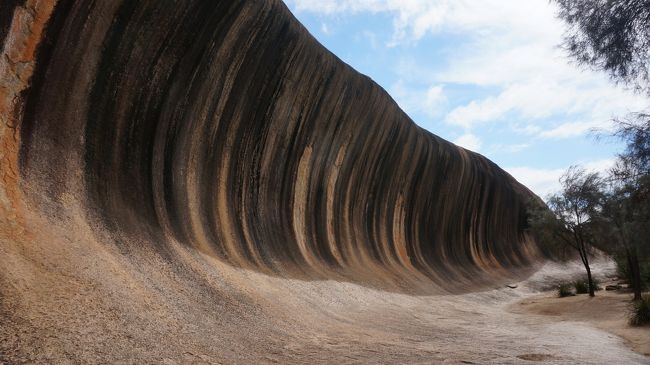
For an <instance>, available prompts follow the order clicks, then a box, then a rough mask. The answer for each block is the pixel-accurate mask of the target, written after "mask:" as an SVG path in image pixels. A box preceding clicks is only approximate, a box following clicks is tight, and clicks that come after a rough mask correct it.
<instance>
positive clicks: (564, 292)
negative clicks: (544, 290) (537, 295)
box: [557, 283, 575, 298]
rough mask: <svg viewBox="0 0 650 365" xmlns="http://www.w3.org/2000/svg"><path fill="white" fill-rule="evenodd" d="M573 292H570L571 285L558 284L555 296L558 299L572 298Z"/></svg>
mask: <svg viewBox="0 0 650 365" xmlns="http://www.w3.org/2000/svg"><path fill="white" fill-rule="evenodd" d="M574 295H575V294H574V293H573V290H571V284H567V283H564V284H560V285H559V286H558V288H557V296H558V297H560V298H564V297H570V296H574Z"/></svg>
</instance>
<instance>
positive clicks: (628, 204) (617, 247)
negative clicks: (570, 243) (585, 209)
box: [601, 186, 646, 300]
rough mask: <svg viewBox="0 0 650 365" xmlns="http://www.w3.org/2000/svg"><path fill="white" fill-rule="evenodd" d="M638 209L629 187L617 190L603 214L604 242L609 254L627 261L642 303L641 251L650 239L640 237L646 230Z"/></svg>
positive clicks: (636, 291)
mask: <svg viewBox="0 0 650 365" xmlns="http://www.w3.org/2000/svg"><path fill="white" fill-rule="evenodd" d="M635 208H636V207H635V206H634V204H633V202H632V200H631V199H630V194H629V190H628V189H626V187H625V186H614V187H612V188H611V189H610V190H609V191H608V193H607V196H606V198H605V199H604V204H603V210H602V213H601V219H602V221H603V223H604V224H602V227H603V229H602V236H601V237H602V238H603V241H604V247H605V251H606V252H608V253H609V254H612V255H614V256H615V257H616V256H618V257H621V258H623V257H624V258H625V262H624V265H625V268H626V270H625V272H626V274H627V277H628V279H629V281H630V285H631V286H632V289H633V291H634V299H635V300H640V299H641V291H642V288H643V282H642V280H641V270H640V265H639V247H641V246H642V241H643V240H645V239H646V237H645V236H644V235H642V234H641V235H640V234H639V233H641V232H642V231H643V227H642V225H640V224H642V223H641V222H640V220H639V219H638V218H639V217H638V216H637V214H636V213H637V212H636V209H635Z"/></svg>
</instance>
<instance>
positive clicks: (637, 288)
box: [628, 248, 641, 300]
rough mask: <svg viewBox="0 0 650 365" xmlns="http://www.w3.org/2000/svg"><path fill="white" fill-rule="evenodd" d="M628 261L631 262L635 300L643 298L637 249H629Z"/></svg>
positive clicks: (631, 277)
mask: <svg viewBox="0 0 650 365" xmlns="http://www.w3.org/2000/svg"><path fill="white" fill-rule="evenodd" d="M628 262H629V263H630V279H631V281H632V282H631V283H630V284H632V289H633V290H634V300H641V268H640V267H639V257H638V256H637V254H636V250H635V249H634V248H632V249H631V250H628Z"/></svg>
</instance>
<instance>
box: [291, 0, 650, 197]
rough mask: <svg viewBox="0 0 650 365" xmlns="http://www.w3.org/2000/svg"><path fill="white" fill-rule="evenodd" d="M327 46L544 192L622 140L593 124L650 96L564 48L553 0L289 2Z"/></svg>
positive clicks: (420, 114)
mask: <svg viewBox="0 0 650 365" xmlns="http://www.w3.org/2000/svg"><path fill="white" fill-rule="evenodd" d="M285 2H286V3H287V5H288V6H289V8H290V9H291V10H292V11H293V13H294V14H295V15H296V16H297V17H298V19H299V20H300V21H301V22H302V23H303V24H304V25H305V26H306V27H307V28H308V29H309V31H310V32H311V33H312V34H313V35H314V36H315V37H316V38H317V39H318V40H319V41H320V42H321V43H322V44H323V45H325V46H326V47H327V48H328V49H330V50H331V51H332V52H334V53H335V54H336V55H337V56H339V57H340V58H341V59H343V61H345V62H347V63H348V64H350V65H352V66H353V67H354V68H356V69H357V70H358V71H360V72H362V73H364V74H366V75H368V76H370V77H371V78H372V79H373V80H375V81H376V82H377V83H378V84H379V85H381V86H382V87H384V88H385V89H386V90H387V91H388V92H389V93H390V94H391V95H392V96H393V98H395V100H397V102H398V103H399V105H400V106H401V107H402V109H404V110H405V111H406V112H407V113H408V114H409V115H410V116H411V118H412V119H413V120H414V121H415V122H416V123H417V124H418V125H420V126H421V127H423V128H426V129H428V130H429V131H431V132H433V133H435V134H437V135H439V136H441V137H443V138H445V139H448V140H450V141H453V142H455V143H456V144H458V145H461V146H463V147H466V148H468V149H471V150H473V151H476V152H479V153H481V154H483V155H485V156H487V157H488V158H490V159H491V160H493V161H494V162H496V163H497V164H499V165H500V166H501V167H503V168H505V169H506V170H507V171H509V172H510V173H511V174H512V175H513V176H515V177H516V178H517V179H518V180H519V181H520V182H522V183H524V184H526V185H527V186H529V187H530V188H531V189H533V191H535V192H536V193H537V194H539V195H540V196H542V197H545V196H546V195H547V194H548V193H550V192H552V191H554V190H556V189H557V179H558V177H559V176H560V175H561V173H562V171H563V170H564V169H565V168H566V167H568V166H570V165H572V164H583V165H585V166H587V167H588V168H592V169H596V170H604V169H606V168H608V166H610V165H611V164H612V161H613V157H614V156H615V154H616V152H617V151H619V150H620V149H621V145H620V144H619V143H617V142H615V141H612V140H611V139H606V140H597V139H596V138H595V134H594V133H593V132H592V131H593V130H594V129H599V130H604V131H606V130H607V129H608V128H611V122H610V120H611V118H612V117H615V116H622V115H625V114H626V113H627V112H630V111H639V110H641V109H643V108H645V107H647V102H646V101H645V99H643V98H642V97H640V96H635V95H633V94H632V93H631V92H628V91H626V90H624V89H622V88H620V87H616V86H614V85H613V84H612V83H611V82H610V81H609V80H608V78H607V76H606V75H604V74H603V73H600V72H596V71H591V70H584V69H582V68H580V67H578V66H577V65H575V64H572V62H571V60H570V59H569V58H568V57H567V56H566V54H565V52H564V51H563V50H561V49H560V48H559V44H560V43H561V40H562V32H563V25H562V23H561V22H560V21H559V20H557V19H556V18H555V14H556V8H555V7H554V5H553V4H549V1H548V0H526V1H521V0H285Z"/></svg>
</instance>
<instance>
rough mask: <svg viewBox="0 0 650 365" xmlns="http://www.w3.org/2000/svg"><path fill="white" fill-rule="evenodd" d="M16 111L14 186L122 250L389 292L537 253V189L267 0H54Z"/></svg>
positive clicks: (438, 283)
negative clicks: (80, 214)
mask: <svg viewBox="0 0 650 365" xmlns="http://www.w3.org/2000/svg"><path fill="white" fill-rule="evenodd" d="M3 21H4V18H0V32H1V31H2V29H3V28H1V27H2V26H3V24H4V23H3ZM3 34H4V33H0V35H3ZM67 56H70V57H71V59H66V57H67ZM66 90H70V92H69V93H66V92H65V91H66ZM25 99H26V101H27V107H26V111H25V115H24V118H23V129H22V136H21V137H22V140H21V141H22V145H21V168H22V172H23V175H24V176H25V177H26V178H27V179H29V180H30V181H31V182H33V184H34V185H35V186H37V187H38V189H41V190H43V191H45V192H46V195H50V196H51V197H52V200H54V201H56V200H57V197H58V196H59V195H61V194H63V193H66V194H73V195H75V196H76V197H77V198H78V199H79V200H81V201H84V202H85V204H86V207H85V209H86V211H87V212H88V218H89V219H94V218H99V220H100V221H101V222H102V227H105V228H107V229H108V231H110V232H112V234H114V235H115V236H116V240H117V241H119V242H122V245H124V246H129V245H133V243H129V242H138V243H137V244H138V245H140V244H141V245H146V246H147V247H151V248H153V249H156V250H159V251H160V252H162V253H163V254H162V256H163V257H166V258H167V259H170V260H171V259H173V257H172V255H171V254H167V253H166V252H167V246H168V243H169V242H170V241H171V240H174V241H178V242H180V243H182V244H185V245H188V246H191V247H195V248H197V249H198V250H201V251H202V252H204V253H206V254H209V255H212V256H214V257H216V258H218V259H221V260H223V261H226V262H228V263H230V264H232V265H235V266H239V267H244V268H249V269H254V270H258V271H261V272H265V273H269V274H274V275H284V276H289V277H297V278H302V279H329V278H334V279H340V280H351V281H356V282H359V283H364V284H369V285H385V286H387V287H390V288H394V289H397V288H399V289H406V288H411V289H414V288H416V289H422V288H427V287H436V288H442V289H448V290H465V289H468V288H470V287H473V286H481V285H486V284H489V283H492V282H494V281H496V280H502V279H503V278H504V277H508V276H516V275H519V274H520V273H521V272H526V270H527V267H529V266H530V265H531V264H532V263H534V262H535V260H536V259H537V253H536V252H537V251H536V248H535V246H534V242H532V241H531V240H530V239H529V237H528V236H527V235H526V234H525V232H524V228H525V222H524V221H525V213H522V212H523V206H524V204H525V203H526V200H527V199H529V198H531V197H533V194H532V193H531V192H530V191H528V190H527V189H526V188H524V187H523V186H521V185H519V184H518V183H517V182H516V181H515V180H514V179H513V178H512V177H511V176H509V175H508V174H507V173H505V172H504V171H502V170H501V169H500V168H498V167H497V166H496V165H495V164H493V163H492V162H490V161H489V160H487V159H486V158H484V157H483V156H480V155H478V154H475V153H472V152H470V151H467V150H464V149H461V148H459V147H456V146H455V145H453V144H451V143H449V142H447V141H444V140H443V139H441V138H439V137H437V136H434V135H432V134H431V133H429V132H426V131H424V130H423V129H421V128H419V127H417V126H416V125H415V124H414V123H413V122H412V121H411V120H410V119H409V118H408V116H407V115H406V114H405V113H404V112H402V111H401V110H400V109H399V108H398V106H397V104H396V103H395V102H394V100H393V99H392V98H391V97H390V96H389V95H388V94H387V93H386V92H385V91H384V90H383V89H382V88H380V87H379V86H378V85H376V84H375V83H374V82H373V81H372V80H370V79H369V78H367V77H366V76H363V75H360V74H358V73H357V72H356V71H354V70H353V69H352V68H351V67H349V66H348V65H346V64H344V63H343V62H342V61H341V60H339V59H338V58H336V57H335V56H334V55H332V54H331V53H329V52H328V51H327V50H325V49H324V48H323V47H322V46H321V45H320V44H319V43H318V42H316V40H315V39H313V38H312V37H311V36H310V35H309V34H308V32H307V31H306V30H305V29H304V28H303V27H302V26H301V25H300V24H299V23H298V22H297V20H296V19H295V18H293V16H292V15H291V13H290V12H289V11H288V9H287V8H286V6H285V5H284V4H283V3H282V2H281V1H279V0H267V1H261V0H254V1H243V0H237V1H230V0H228V1H226V0H213V1H201V0H178V1H172V0H165V1H160V0H141V1H117V0H116V1H114V2H97V3H95V2H93V1H90V0H78V1H74V0H69V1H68V0H62V1H61V2H60V3H59V5H58V7H57V9H56V11H55V13H54V16H53V18H52V19H51V24H50V26H49V27H48V32H47V36H46V39H45V41H44V42H43V45H42V46H41V49H40V51H39V57H38V62H37V69H36V72H35V74H34V80H33V83H32V88H31V90H30V92H29V94H28V95H26V96H25ZM68 157H69V158H68ZM75 169H76V170H79V169H81V170H82V171H81V174H80V175H81V176H80V177H79V178H74V176H75V175H74V170H75ZM75 179H76V180H75ZM77 188H78V189H77ZM81 192H83V193H81ZM59 208H60V209H63V210H65V206H60V207H59ZM450 282H454V283H456V284H454V285H450V284H449V283H450Z"/></svg>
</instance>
